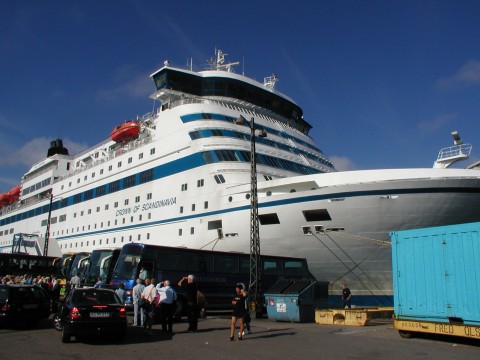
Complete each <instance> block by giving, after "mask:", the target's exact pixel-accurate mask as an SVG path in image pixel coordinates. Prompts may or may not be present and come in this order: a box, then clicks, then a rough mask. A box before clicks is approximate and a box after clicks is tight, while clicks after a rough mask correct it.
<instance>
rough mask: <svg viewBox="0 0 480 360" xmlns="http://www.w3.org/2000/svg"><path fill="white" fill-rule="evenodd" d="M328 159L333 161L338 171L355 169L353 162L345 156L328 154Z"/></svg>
mask: <svg viewBox="0 0 480 360" xmlns="http://www.w3.org/2000/svg"><path fill="white" fill-rule="evenodd" d="M328 159H329V160H330V161H331V162H332V163H333V165H334V166H335V169H337V170H338V171H348V170H356V169H357V166H356V165H355V163H354V162H353V161H352V160H350V159H349V158H347V157H345V156H329V157H328Z"/></svg>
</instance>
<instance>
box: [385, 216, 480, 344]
mask: <svg viewBox="0 0 480 360" xmlns="http://www.w3.org/2000/svg"><path fill="white" fill-rule="evenodd" d="M390 236H391V240H392V241H391V243H392V265H393V268H392V269H393V290H394V304H395V307H394V321H393V326H394V328H395V329H397V330H398V331H399V333H400V336H402V337H405V338H409V337H411V336H413V335H415V334H416V333H430V334H439V335H452V336H460V337H466V338H472V339H478V338H479V337H480V292H479V287H478V283H479V281H480V267H479V266H478V256H479V254H480V222H476V223H467V224H458V225H448V226H438V227H432V228H423V229H415V230H402V231H396V232H392V233H391V235H390Z"/></svg>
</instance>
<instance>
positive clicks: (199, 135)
mask: <svg viewBox="0 0 480 360" xmlns="http://www.w3.org/2000/svg"><path fill="white" fill-rule="evenodd" d="M189 135H190V138H191V139H192V140H197V139H203V138H208V137H229V138H235V139H242V140H246V141H250V138H251V136H250V134H243V133H240V132H237V131H232V130H225V129H202V130H195V131H192V132H190V133H189ZM255 142H256V143H257V144H262V145H265V146H269V147H273V148H276V149H280V150H284V151H288V152H291V153H293V154H296V155H303V156H305V157H306V158H309V159H310V160H313V161H317V162H319V163H321V164H323V165H325V166H328V167H332V168H333V165H332V163H331V162H330V161H328V160H326V159H324V158H322V157H320V156H318V155H315V154H311V153H309V152H307V151H304V150H301V149H298V148H296V147H293V146H290V145H286V144H282V143H280V142H278V141H274V140H271V139H268V138H265V137H256V140H255Z"/></svg>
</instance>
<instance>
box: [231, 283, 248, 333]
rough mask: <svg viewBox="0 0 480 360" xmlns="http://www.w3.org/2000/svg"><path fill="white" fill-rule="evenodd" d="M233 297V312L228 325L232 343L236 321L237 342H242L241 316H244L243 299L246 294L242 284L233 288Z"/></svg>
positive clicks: (242, 325) (242, 324)
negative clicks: (237, 330) (238, 322)
mask: <svg viewBox="0 0 480 360" xmlns="http://www.w3.org/2000/svg"><path fill="white" fill-rule="evenodd" d="M235 291H236V293H235V297H234V298H233V300H232V305H233V312H232V321H231V323H230V341H233V339H234V335H235V326H236V325H237V320H240V332H239V333H238V340H242V333H243V327H244V323H243V315H244V314H245V311H246V310H245V299H246V298H247V293H246V292H245V289H244V288H243V284H237V287H236V288H235Z"/></svg>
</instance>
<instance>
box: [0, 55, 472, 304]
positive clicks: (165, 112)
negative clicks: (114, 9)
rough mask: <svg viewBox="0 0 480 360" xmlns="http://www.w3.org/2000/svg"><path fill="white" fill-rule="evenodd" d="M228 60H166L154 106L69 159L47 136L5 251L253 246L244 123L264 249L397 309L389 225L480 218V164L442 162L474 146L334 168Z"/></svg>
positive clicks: (269, 89)
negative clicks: (369, 166) (418, 165)
mask: <svg viewBox="0 0 480 360" xmlns="http://www.w3.org/2000/svg"><path fill="white" fill-rule="evenodd" d="M236 64H238V63H228V62H226V59H225V54H223V53H222V52H221V51H219V50H218V51H217V52H216V56H215V58H214V59H212V60H211V61H210V68H209V69H208V70H203V71H194V70H193V69H192V68H191V67H190V68H186V69H184V68H179V67H173V66H170V64H169V62H168V61H165V63H164V66H163V67H162V68H161V69H159V70H158V71H156V72H154V73H153V74H152V75H151V78H152V80H153V82H154V84H155V92H154V93H153V94H152V95H151V97H152V98H153V99H154V100H155V102H156V103H157V104H158V106H156V107H155V110H154V111H152V112H150V113H147V114H145V115H143V116H138V117H137V118H136V119H132V120H129V121H126V122H125V123H120V124H112V126H114V125H117V126H115V127H114V128H113V130H112V133H111V134H110V137H108V134H106V136H105V137H106V139H105V140H104V141H102V142H101V143H99V144H96V145H95V146H93V147H91V148H89V149H86V150H85V151H83V152H81V153H79V154H76V155H70V154H69V152H68V150H67V149H66V148H65V147H64V146H63V143H62V141H61V140H55V141H53V142H52V143H51V147H50V149H48V154H47V157H46V158H45V159H43V160H41V161H40V162H38V163H36V164H35V165H33V166H32V168H31V169H30V170H29V171H28V172H27V173H26V174H25V175H24V176H23V177H22V179H21V190H20V188H16V190H15V191H16V192H15V197H12V196H8V201H6V200H5V199H7V195H8V194H7V195H5V194H3V195H5V196H4V197H3V198H2V199H3V200H2V202H1V210H0V211H1V217H0V250H1V251H2V252H11V251H24V252H32V253H38V252H40V253H42V252H43V249H44V248H45V242H46V241H45V240H46V239H49V241H48V246H47V247H48V255H50V256H51V255H59V254H60V253H65V252H80V251H91V250H93V249H95V248H99V247H121V246H122V245H124V244H126V243H129V242H141V243H146V244H158V245H167V246H178V247H188V248H201V249H215V250H223V251H241V252H249V250H250V196H251V181H252V178H253V177H252V176H251V164H250V160H251V158H250V157H251V150H250V149H251V145H252V143H253V141H252V139H251V126H252V127H254V131H255V132H254V140H255V145H256V151H255V153H256V164H257V165H256V170H257V172H256V174H257V177H256V179H257V181H258V185H257V186H258V218H259V223H260V225H259V229H260V230H259V232H260V243H261V249H260V251H261V253H262V254H272V255H288V256H298V257H305V258H307V260H308V263H309V267H310V269H311V271H312V273H313V274H314V275H315V277H316V278H317V279H318V280H320V281H328V282H329V283H330V294H332V295H338V294H340V292H341V284H342V283H347V284H348V286H349V287H350V289H351V290H352V293H353V294H354V296H355V298H354V299H355V301H354V302H353V303H354V304H356V305H376V304H383V305H388V304H391V301H392V300H391V299H392V275H391V271H392V270H391V253H390V252H391V249H390V246H389V232H390V231H398V230H403V229H411V228H420V227H428V226H439V225H447V224H455V223H465V222H473V221H480V211H479V210H478V209H479V208H480V172H478V170H472V169H451V168H446V167H447V166H448V164H442V161H444V160H447V161H448V160H449V159H453V158H455V159H458V158H459V157H460V158H461V157H462V156H465V151H466V150H469V148H468V146H465V145H462V144H459V145H458V144H457V145H456V146H455V147H453V154H447V155H446V156H445V154H444V155H442V156H441V159H440V161H439V162H437V164H439V166H437V168H425V169H398V170H395V169H388V170H367V171H336V170H335V168H334V166H333V164H332V163H331V162H330V161H329V160H328V158H327V157H326V156H325V155H324V154H323V153H322V151H321V150H320V149H319V148H318V147H317V145H316V144H315V142H314V141H313V139H312V138H311V137H310V136H309V135H308V133H309V130H310V129H311V125H310V124H309V123H308V122H307V121H306V120H305V119H304V117H303V112H302V109H301V108H300V106H299V105H297V104H296V103H295V102H294V101H293V100H292V99H290V98H289V97H288V96H286V95H284V94H282V93H280V92H279V91H277V90H276V89H275V83H276V81H277V78H276V76H275V75H273V76H270V77H267V78H265V81H264V83H260V82H257V81H255V80H252V79H250V78H248V77H246V76H244V75H240V74H237V73H235V72H234V71H233V69H234V65H236ZM238 119H242V120H246V121H243V125H242V124H240V122H239V121H238ZM12 194H13V193H12Z"/></svg>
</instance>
